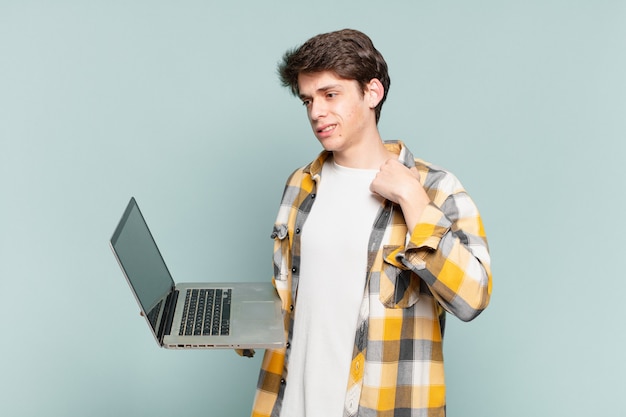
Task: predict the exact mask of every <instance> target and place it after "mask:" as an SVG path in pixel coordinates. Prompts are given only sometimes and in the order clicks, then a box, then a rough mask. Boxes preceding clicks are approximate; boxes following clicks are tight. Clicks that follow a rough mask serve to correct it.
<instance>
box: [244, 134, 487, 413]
mask: <svg viewBox="0 0 626 417" xmlns="http://www.w3.org/2000/svg"><path fill="white" fill-rule="evenodd" d="M385 146H386V147H387V148H388V149H389V150H390V151H392V152H394V153H396V154H397V155H398V157H399V160H400V161H401V162H402V163H404V164H405V165H406V166H407V167H413V166H415V167H417V169H418V171H419V174H420V181H421V183H422V185H423V187H424V189H425V190H426V193H427V194H428V196H429V197H430V199H431V203H430V204H429V205H428V206H427V207H426V209H425V211H424V212H423V214H422V216H421V218H420V220H419V222H418V224H417V225H416V227H415V229H414V230H413V231H412V232H411V233H410V234H409V233H407V232H408V230H407V226H406V224H405V222H404V218H403V216H402V211H401V210H400V208H399V206H397V205H395V204H393V203H391V202H390V201H385V202H384V203H383V205H382V206H381V209H380V211H379V213H378V215H377V217H376V220H375V223H374V225H373V228H372V233H371V236H370V241H369V246H368V247H369V253H368V273H367V280H366V286H365V290H364V292H363V301H362V303H361V308H360V312H359V320H358V324H357V332H356V335H355V338H354V350H353V354H352V363H351V369H350V377H349V382H348V386H347V387H346V396H345V398H346V400H345V405H344V416H360V417H370V416H379V417H392V416H394V417H397V416H420V417H426V416H428V417H430V416H438V417H439V416H440V417H443V416H445V383H444V369H443V349H442V340H443V330H444V324H445V314H446V311H447V312H450V313H451V314H453V315H455V316H457V317H459V318H460V319H461V320H463V321H469V320H471V319H473V318H475V317H476V316H477V315H478V314H479V313H480V312H481V311H482V310H483V309H484V308H485V307H486V306H487V304H488V302H489V298H490V294H491V272H490V258H489V251H488V247H487V241H486V237H485V232H484V229H483V225H482V222H481V219H480V215H479V213H478V210H477V208H476V206H475V205H474V203H473V201H472V200H471V198H470V197H469V195H468V194H467V193H466V192H465V190H464V189H463V187H462V186H461V184H460V183H459V181H458V180H457V179H456V178H455V177H454V176H453V175H452V174H450V173H449V172H447V171H444V170H442V169H440V168H438V167H435V166H433V165H431V164H428V163H426V162H424V161H421V160H418V159H414V158H413V156H412V155H411V153H410V152H409V151H408V149H407V148H406V147H405V146H404V145H403V144H402V143H401V142H386V143H385ZM328 156H329V153H327V152H322V154H321V155H320V156H319V157H318V158H317V159H316V160H315V161H313V162H312V163H311V164H309V165H307V166H306V167H304V168H302V169H299V170H297V171H295V172H294V173H293V174H292V175H291V176H290V178H289V179H288V181H287V184H286V186H285V191H284V194H283V198H282V202H281V205H280V209H279V212H278V216H277V220H276V224H275V225H274V232H273V233H272V237H273V239H274V256H273V260H274V277H273V282H274V285H275V286H276V289H277V291H278V294H279V296H280V298H281V300H282V306H283V310H284V318H285V329H286V332H285V336H286V340H287V344H286V347H285V348H284V349H280V350H267V351H266V352H265V356H264V358H263V363H262V368H261V372H260V375H259V381H258V386H257V394H256V397H255V402H254V407H253V411H252V416H253V417H262V416H271V417H278V416H279V415H280V410H281V404H282V398H283V394H284V391H285V385H286V384H288V383H289V377H288V363H289V354H290V343H291V337H292V330H293V314H294V311H295V308H296V302H295V298H296V297H295V295H296V294H297V291H298V279H299V266H300V230H301V229H302V226H303V224H304V223H305V221H306V218H307V215H308V213H309V212H310V210H311V207H312V205H313V203H314V201H315V193H316V188H317V183H318V182H319V181H320V178H321V177H320V173H321V169H322V166H323V164H324V161H325V160H326V158H327V157H328ZM328 290H329V291H332V290H333V289H332V288H329V289H328ZM289 417H291V416H289ZM293 417H298V416H293Z"/></svg>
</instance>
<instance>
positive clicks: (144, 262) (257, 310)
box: [110, 197, 285, 349]
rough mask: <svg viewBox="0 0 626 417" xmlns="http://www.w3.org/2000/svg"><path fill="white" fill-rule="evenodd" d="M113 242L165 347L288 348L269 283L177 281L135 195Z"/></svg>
mask: <svg viewBox="0 0 626 417" xmlns="http://www.w3.org/2000/svg"><path fill="white" fill-rule="evenodd" d="M110 245H111V249H112V250H113V254H114V255H115V257H116V259H117V261H118V263H119V264H120V267H121V268H122V272H123V274H124V276H125V277H126V280H127V281H128V284H129V285H130V288H131V290H132V292H133V294H134V295H135V299H136V300H137V302H138V303H139V307H140V308H141V313H142V316H143V317H144V318H145V320H146V322H147V323H148V326H149V327H150V330H151V331H152V335H153V336H154V338H155V339H156V341H157V343H158V344H159V345H160V346H161V347H164V348H168V349H211V348H225V349H226V348H231V349H276V348H280V347H283V346H284V341H285V333H284V322H283V316H282V312H281V302H280V299H279V298H278V295H277V293H276V290H275V288H274V287H273V286H272V284H271V283H270V282H267V283H259V282H248V283H241V282H240V283H236V282H220V283H180V284H175V283H174V280H173V279H172V276H171V275H170V272H169V270H168V268H167V266H166V265H165V261H164V260H163V257H162V256H161V252H160V251H159V248H158V247H157V245H156V242H155V240H154V238H153V236H152V233H151V232H150V230H149V229H148V225H147V223H146V221H145V219H144V217H143V215H142V213H141V211H140V210H139V206H138V205H137V201H136V200H135V198H134V197H133V198H131V199H130V202H129V203H128V206H127V207H126V210H125V211H124V214H123V215H122V218H121V219H120V221H119V223H118V225H117V227H116V229H115V232H114V233H113V236H112V237H111V240H110Z"/></svg>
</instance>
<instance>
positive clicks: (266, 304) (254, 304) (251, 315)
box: [241, 301, 276, 320]
mask: <svg viewBox="0 0 626 417" xmlns="http://www.w3.org/2000/svg"><path fill="white" fill-rule="evenodd" d="M241 314H242V317H243V318H245V319H247V320H273V319H274V317H275V316H276V313H275V309H274V302H273V301H242V302H241Z"/></svg>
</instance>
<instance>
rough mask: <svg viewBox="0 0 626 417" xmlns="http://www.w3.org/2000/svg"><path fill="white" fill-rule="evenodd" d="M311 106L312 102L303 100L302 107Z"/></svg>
mask: <svg viewBox="0 0 626 417" xmlns="http://www.w3.org/2000/svg"><path fill="white" fill-rule="evenodd" d="M309 104H311V100H308V99H306V100H302V105H303V106H304V107H308V106H309Z"/></svg>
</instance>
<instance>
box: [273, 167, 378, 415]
mask: <svg viewBox="0 0 626 417" xmlns="http://www.w3.org/2000/svg"><path fill="white" fill-rule="evenodd" d="M377 172H378V170H362V169H352V168H346V167H341V166H339V165H336V164H335V163H334V162H333V160H332V158H329V160H327V161H326V162H325V164H324V167H323V169H322V176H321V178H322V179H321V181H320V184H319V186H318V190H317V196H316V198H315V203H314V204H313V207H312V209H311V212H310V213H309V216H308V217H307V220H306V223H305V224H304V226H303V228H302V236H301V239H302V240H301V263H300V281H299V284H298V287H299V288H298V294H297V299H296V303H297V307H296V310H295V317H294V331H293V337H292V342H291V355H290V359H289V375H288V377H287V386H286V387H285V395H284V398H283V406H282V411H281V417H335V416H336V417H340V416H342V415H343V406H344V401H345V394H346V388H347V384H348V376H349V370H350V363H351V361H352V351H353V348H354V337H355V333H356V323H357V317H358V313H359V307H360V305H361V300H362V298H363V290H364V287H365V276H366V272H367V271H366V270H367V246H368V241H369V236H370V234H371V232H372V225H373V223H374V219H375V217H376V213H377V212H378V210H379V209H380V206H381V202H382V199H381V197H379V196H376V195H374V194H373V193H372V192H371V191H370V190H369V187H370V184H371V182H372V180H373V179H374V176H375V175H376V173H377Z"/></svg>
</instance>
